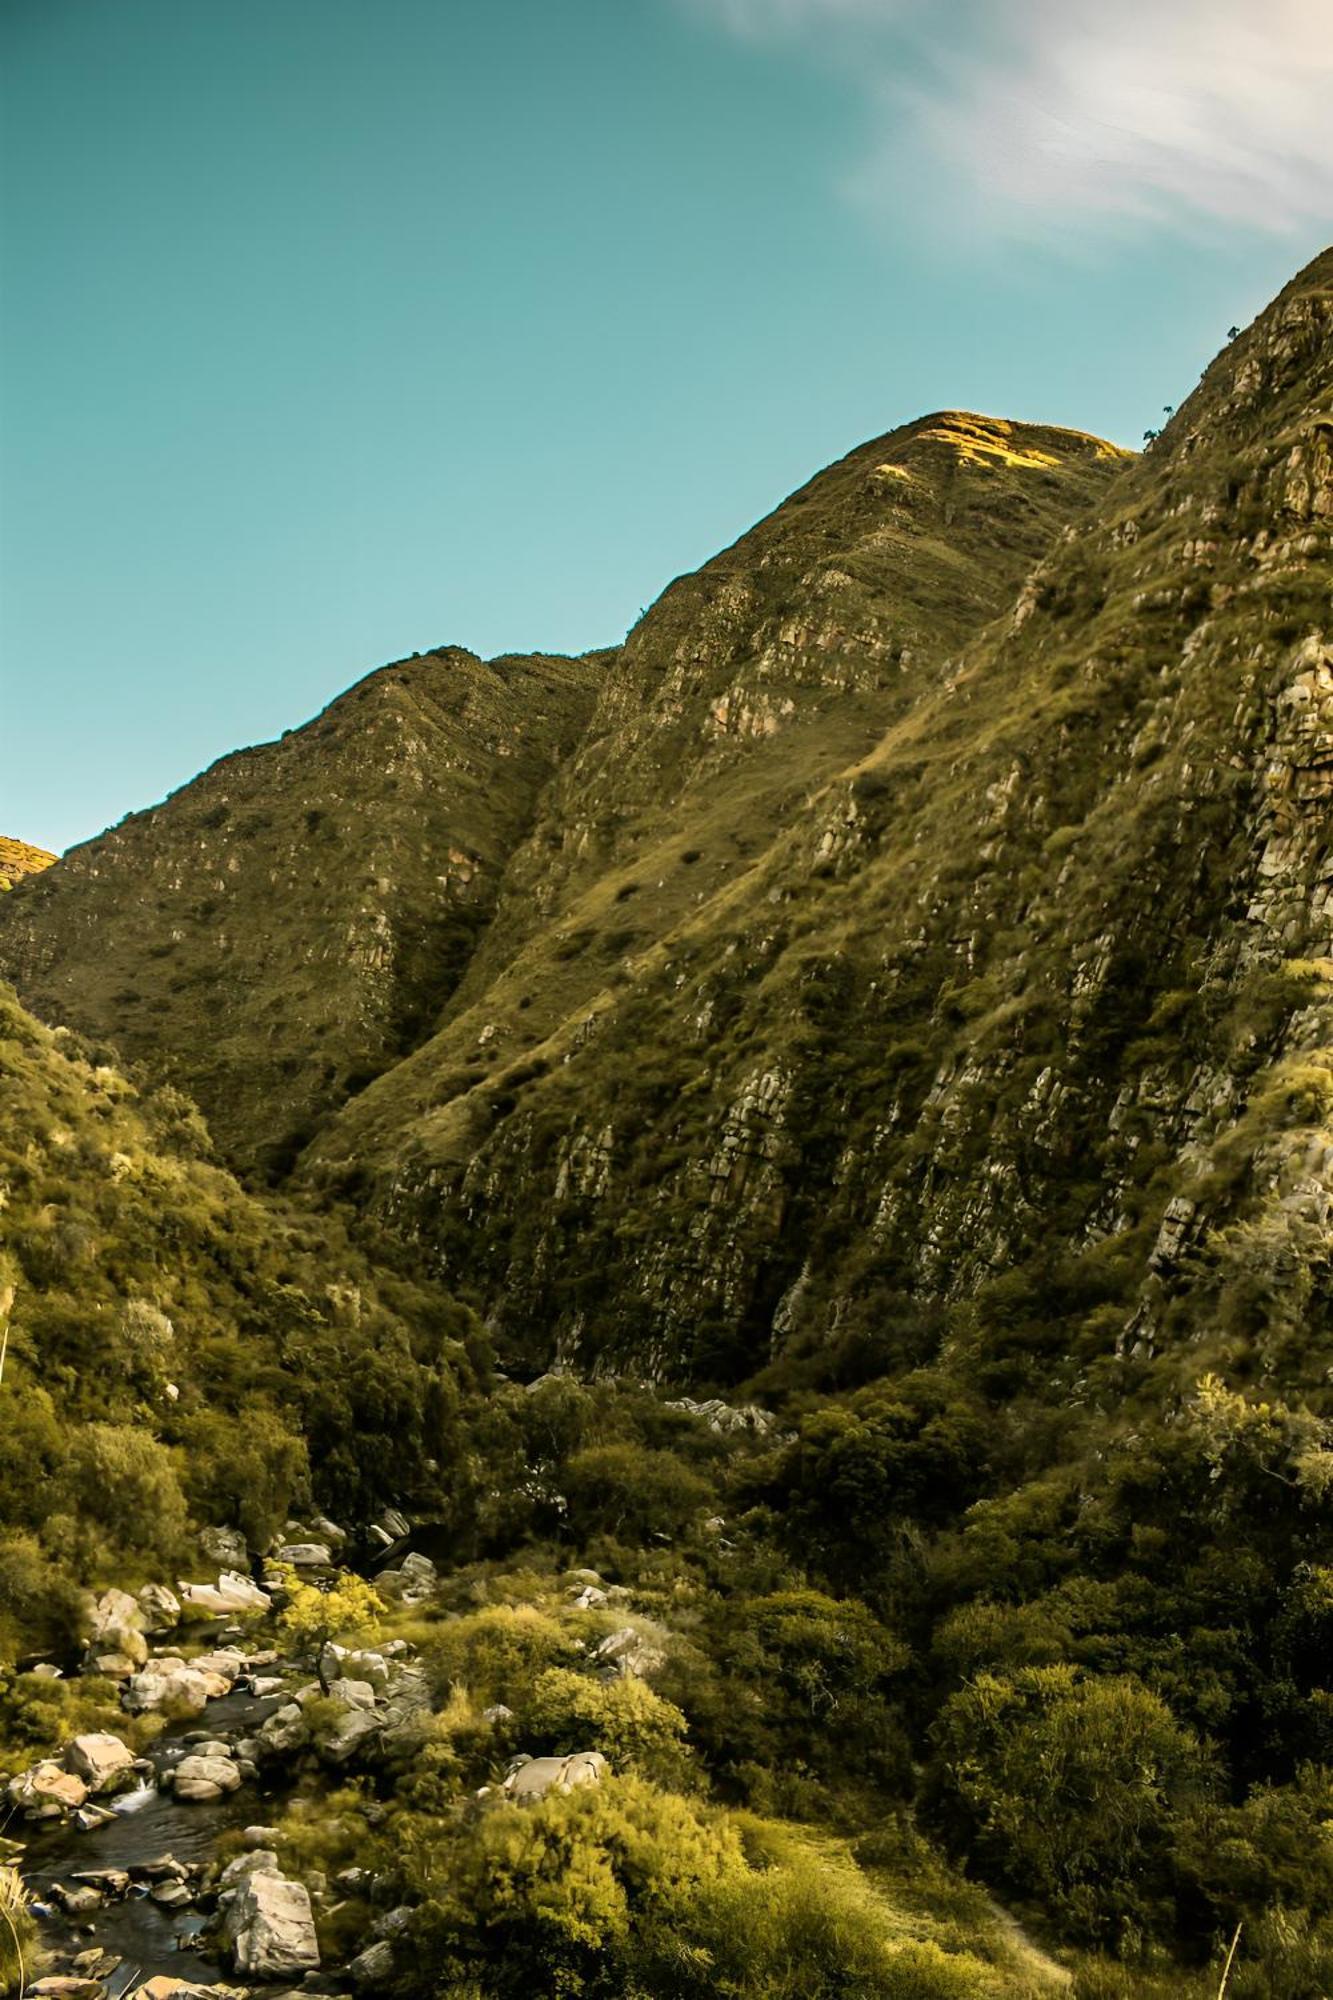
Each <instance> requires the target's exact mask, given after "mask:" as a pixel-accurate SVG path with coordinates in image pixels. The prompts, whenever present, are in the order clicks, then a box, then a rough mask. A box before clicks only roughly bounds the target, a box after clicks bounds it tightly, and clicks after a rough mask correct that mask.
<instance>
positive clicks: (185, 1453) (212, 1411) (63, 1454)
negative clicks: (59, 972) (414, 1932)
mask: <svg viewBox="0 0 1333 2000" xmlns="http://www.w3.org/2000/svg"><path fill="white" fill-rule="evenodd" d="M0 1210H3V1218H4V1228H3V1236H2V1237H0V1327H3V1328H4V1329H5V1333H6V1339H5V1355H4V1371H3V1388H2V1389H0V1395H2V1396H3V1410H4V1421H3V1426H0V1662H3V1661H4V1660H12V1659H13V1657H14V1653H15V1652H20V1651H24V1650H27V1649H28V1648H29V1647H31V1646H32V1645H33V1644H34V1643H37V1644H43V1645H46V1646H54V1647H57V1648H63V1647H67V1646H68V1645H69V1643H70V1640H71V1638H72V1636H73V1634H74V1633H76V1632H77V1630H78V1627H79V1623H80V1617H81V1613H80V1607H79V1599H78V1594H77V1591H76V1589H75V1585H76V1583H82V1582H86V1581H90V1580H105V1579H107V1578H108V1576H117V1575H118V1576H119V1577H121V1578H122V1579H123V1578H125V1577H133V1578H135V1579H136V1580H137V1579H138V1578H140V1577H142V1575H144V1574H159V1573H160V1572H161V1568H162V1566H163V1565H164V1564H165V1563H167V1562H171V1561H175V1560H177V1559H178V1558H179V1556H180V1553H181V1549H182V1547H183V1546H184V1536H185V1531H186V1527H187V1523H188V1522H191V1521H192V1522H194V1523H196V1524H200V1523H213V1524H217V1525H220V1526H226V1527H231V1528H235V1527H237V1526H239V1527H240V1528H241V1529H242V1530H243V1532H244V1534H245V1535H246V1536H248V1537H249V1539H250V1541H251V1543H252V1544H253V1545H254V1546H256V1547H260V1546H263V1545H265V1544H266V1543H267V1541H268V1540H269V1539H270V1537H271V1536H272V1534H273V1532H274V1530H275V1529H276V1528H277V1527H279V1526H280V1525H281V1524H282V1522H283V1521H284V1520H285V1519H286V1517H287V1514H288V1512H289V1511H290V1510H291V1508H292V1507H293V1506H300V1505H303V1504H304V1505H307V1506H308V1505H310V1504H311V1503H312V1501H315V1500H316V1499H317V1500H318V1502H319V1503H320V1504H322V1505H324V1506H328V1507H336V1508H340V1509H343V1510H347V1511H349V1512H351V1513H352V1515H353V1516H354V1517H361V1518H364V1517H365V1516H366V1515H367V1513H368V1512H369V1511H371V1510H373V1509H374V1507H375V1506H377V1505H379V1504H383V1503H384V1502H385V1501H386V1500H388V1499H389V1498H390V1497H395V1498H397V1499H399V1500H400V1501H401V1500H402V1499H403V1498H404V1495H405V1494H410V1493H412V1492H413V1489H415V1500H416V1504H422V1503H424V1504H425V1505H426V1506H428V1507H430V1506H432V1505H434V1506H438V1505H439V1504H440V1484H439V1464H440V1461H441V1460H444V1459H447V1458H448V1457H449V1456H450V1450H451V1438H452V1429H451V1425H452V1421H453V1417H452V1413H453V1411H454V1410H455V1408H456V1405H457V1402H458V1397H459V1393H460V1386H462V1387H466V1386H467V1385H468V1384H470V1383H471V1381H472V1379H473V1364H472V1361H471V1360H470V1359H469V1356H468V1352H467V1348H466V1342H467V1341H469V1340H473V1339H475V1337H476V1333H477V1328H476V1323H475V1321H474V1320H473V1319H472V1317H471V1315H470V1314H469V1313H468V1312H467V1311H466V1310H465V1309H464V1308H463V1307H461V1306H457V1305H455V1304H454V1303H453V1301H451V1300H449V1299H447V1298H445V1297H443V1295H441V1294H439V1293H434V1292H429V1291H423V1290H422V1289H421V1288H420V1287H418V1286H415V1285H412V1284H410V1283H407V1282H405V1281H404V1280H403V1278H402V1277H401V1276H400V1275H398V1274H396V1273H395V1272H394V1271H393V1269H392V1268H391V1267H390V1266H388V1265H387V1264H385V1263H383V1262H381V1263H379V1264H376V1263H375V1262H374V1261H373V1260H372V1259H371V1258H369V1257H368V1256H367V1255H366V1254H365V1252H364V1251H363V1250H361V1249H357V1248H354V1247H353V1246H352V1244H351V1243H350V1242H349V1241H348V1238H347V1235H346V1231H345V1230H344V1228H343V1227H342V1226H341V1224H340V1223H339V1222H338V1220H337V1218H336V1217H333V1216H330V1215H328V1214H324V1215H321V1216H320V1217H318V1218H314V1217H312V1216H311V1215H310V1214H309V1212H306V1213H301V1212H300V1211H298V1210H295V1209H292V1208H289V1207H287V1208H282V1207H276V1206H274V1205H273V1204H271V1203H269V1204H265V1203H262V1202H259V1201H257V1200H255V1198H254V1197H253V1196H251V1195H249V1194H247V1193H246V1192H245V1191H244V1190H243V1189H242V1188H241V1187H240V1186H239V1185H238V1184H237V1182H236V1181H235V1180H234V1179H233V1178H232V1176H231V1175H230V1174H229V1173H228V1172H227V1171H226V1170H225V1169H224V1168H222V1167H220V1166H219V1165H218V1163H217V1161H216V1159H215V1157H214V1155H213V1149H212V1147H211V1145H210V1143H209V1139H208V1135H207V1132H206V1131H205V1129H204V1126H203V1123H202V1121H201V1119H200V1117H199V1114H198V1112H197V1110H196V1109H195V1108H194V1106H193V1105H192V1104H191V1103H190V1102H189V1101H188V1099H186V1098H184V1097H182V1096H181V1094H180V1093H179V1092H178V1091H175V1090H173V1089H171V1088H170V1087H169V1086H168V1087H163V1088H158V1089H151V1088H148V1087H146V1086H142V1085H141V1084H139V1083H136V1082H135V1081H134V1080H133V1079H132V1078H131V1077H129V1076H127V1075H126V1074H125V1073H124V1072H123V1071H122V1070H121V1069H119V1068H117V1067H116V1063H115V1059H114V1052H113V1051H111V1050H108V1049H106V1048H105V1047H99V1046H96V1045H92V1044H88V1043H84V1042H81V1041H80V1040H79V1038H78V1037H77V1036H75V1035H73V1034H72V1033H71V1032H70V1031H69V1030H68V1029H66V1028H59V1029H55V1030H52V1029H48V1028H45V1027H42V1026H41V1025H40V1024H39V1023H38V1022H36V1021H34V1020H33V1019H32V1017H31V1016H30V1015H28V1014H27V1013H25V1012H24V1010H23V1009H22V1008H21V1007H20V1006H19V1005H18V1004H17V1002H16V1001H15V999H14V996H13V994H12V993H11V992H10V991H9V990H8V989H7V988H4V987H0ZM427 1461H429V1462H430V1465H433V1466H434V1473H433V1474H432V1471H431V1470H430V1466H428V1463H427ZM377 1467H378V1470H377V1469H376V1468H377ZM408 1504H412V1502H411V1501H410V1500H409V1501H408ZM4 1699H5V1690H4V1681H3V1673H0V1738H2V1737H3V1722H4Z"/></svg>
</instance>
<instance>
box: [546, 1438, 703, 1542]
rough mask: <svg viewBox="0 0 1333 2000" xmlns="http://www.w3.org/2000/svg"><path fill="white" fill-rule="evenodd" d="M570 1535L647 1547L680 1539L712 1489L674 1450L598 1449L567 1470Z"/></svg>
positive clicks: (608, 1446)
mask: <svg viewBox="0 0 1333 2000" xmlns="http://www.w3.org/2000/svg"><path fill="white" fill-rule="evenodd" d="M563 1478H564V1487H565V1494H566V1497H567V1499H568V1501H569V1525H570V1529H571V1531H572V1532H573V1533H574V1534H575V1535H576V1536H577V1537H578V1538H579V1539H580V1540H583V1541H587V1540H590V1539H591V1538H592V1537H593V1536H594V1535H610V1536H612V1537H613V1538H614V1539H615V1540H616V1541H622V1542H647V1541H649V1540H651V1539H652V1538H653V1537H654V1536H665V1537H666V1538H667V1539H670V1538H672V1537H673V1536H675V1535H678V1534H679V1533H680V1532H681V1530H682V1529H683V1528H684V1527H685V1526H686V1525H687V1524H688V1523H689V1522H690V1521H691V1520H692V1519H693V1517H694V1516H695V1515H696V1514H697V1513H698V1512H699V1510H700V1508H701V1507H703V1505H704V1504H705V1502H706V1501H707V1500H708V1499H709V1498H710V1497H711V1491H712V1489H711V1488H710V1487H709V1485H708V1484H707V1482H706V1481H705V1480H703V1479H701V1478H700V1477H699V1475H698V1473H696V1472H694V1471H693V1470H692V1469H691V1467H690V1466H688V1465H687V1464H686V1463H685V1461H684V1459H682V1458H678V1457H677V1456H676V1454H675V1452H673V1451H652V1450H648V1449H646V1448H645V1447H643V1446H641V1445H633V1444H605V1445H594V1446H592V1447H591V1448H590V1449H589V1450H587V1451H580V1452H576V1453H575V1455H574V1457H573V1458H571V1459H570V1460H569V1461H568V1463H567V1464H566V1466H565V1470H564V1474H563Z"/></svg>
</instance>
